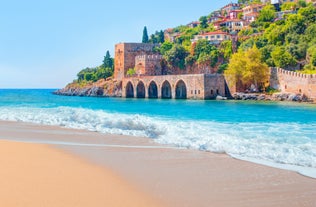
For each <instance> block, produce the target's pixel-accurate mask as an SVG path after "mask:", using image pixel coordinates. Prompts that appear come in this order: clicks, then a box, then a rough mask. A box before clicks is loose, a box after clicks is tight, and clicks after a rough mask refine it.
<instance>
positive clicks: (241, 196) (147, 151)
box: [0, 122, 316, 207]
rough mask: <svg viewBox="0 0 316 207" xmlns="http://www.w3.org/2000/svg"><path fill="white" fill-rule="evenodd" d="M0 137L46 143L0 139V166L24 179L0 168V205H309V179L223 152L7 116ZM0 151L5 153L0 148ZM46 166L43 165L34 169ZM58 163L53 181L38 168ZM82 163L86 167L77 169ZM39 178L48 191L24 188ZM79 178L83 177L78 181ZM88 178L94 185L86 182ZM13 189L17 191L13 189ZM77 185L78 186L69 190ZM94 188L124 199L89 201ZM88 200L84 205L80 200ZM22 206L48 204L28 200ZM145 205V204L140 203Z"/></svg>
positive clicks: (313, 199) (313, 190) (313, 187)
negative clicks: (51, 203) (55, 202)
mask: <svg viewBox="0 0 316 207" xmlns="http://www.w3.org/2000/svg"><path fill="white" fill-rule="evenodd" d="M0 139H7V140H16V141H22V142H25V141H32V142H34V143H38V142H45V143H46V144H47V145H48V146H49V147H48V146H47V145H42V144H41V145H39V144H21V143H16V142H7V141H1V142H0V146H1V149H0V154H1V156H0V157H1V163H4V164H2V166H3V167H2V169H4V168H7V167H5V166H10V168H12V169H13V170H11V171H16V173H17V175H16V176H21V177H22V178H24V180H23V179H22V178H21V179H22V181H25V182H26V181H27V182H26V183H25V184H24V183H23V182H21V180H19V179H17V178H18V177H16V176H12V175H11V173H12V172H6V171H4V172H6V173H3V172H1V174H0V175H1V176H0V177H1V179H2V180H1V181H0V182H1V185H2V183H5V184H6V185H5V186H6V187H3V185H2V187H1V190H0V206H26V205H2V203H1V202H3V199H4V198H11V199H7V200H9V201H10V200H11V202H16V204H18V203H20V204H21V203H22V202H24V200H25V199H27V198H28V199H29V200H31V201H33V200H34V201H36V200H37V199H38V200H40V199H41V197H42V196H43V195H44V196H51V200H50V199H42V201H43V202H45V201H47V203H49V201H51V202H53V200H58V201H59V202H60V205H55V206H79V205H76V203H69V202H70V201H69V202H68V201H67V202H68V203H67V202H66V199H64V198H65V197H66V198H76V199H78V200H80V199H83V200H84V201H82V202H78V203H82V204H83V205H82V206H98V204H102V203H103V202H107V201H109V200H111V201H112V202H113V204H108V205H107V204H105V203H103V206H133V202H134V203H135V202H140V201H142V202H145V201H146V202H147V203H148V204H147V206H157V205H162V204H163V206H170V207H178V206H179V207H180V206H181V207H185V206H187V207H191V206H192V207H193V206H199V207H201V206H225V207H228V206H234V207H238V206H240V207H241V206H242V207H247V206H249V207H250V206H251V207H256V206H258V207H259V206H262V207H263V206H265V207H266V206H279V207H282V206H284V207H285V206H287V207H294V206H295V207H296V206H297V207H302V206H308V207H309V206H310V207H315V206H316V179H313V178H308V177H304V176H302V175H299V174H297V173H295V172H291V171H287V170H280V169H275V168H271V167H267V166H262V165H258V164H254V163H249V162H245V161H240V160H236V159H233V158H231V157H229V156H227V155H225V154H213V153H210V152H200V151H195V150H183V149H174V148H169V147H167V146H161V145H158V144H156V143H154V142H153V141H152V140H149V139H146V138H137V137H128V136H117V135H104V134H99V133H95V132H87V131H81V130H72V129H63V128H59V127H48V126H37V125H32V124H25V123H14V122H0ZM8 145H10V147H8ZM25 146H28V147H25ZM28 148H30V149H29V151H24V150H25V149H28ZM33 148H35V149H33ZM6 149H10V150H9V151H8V150H6ZM4 152H6V154H3V153H4ZM32 152H34V156H31V155H32V154H33V153H32ZM35 152H37V154H36V153H35ZM47 152H49V153H53V154H57V155H58V156H59V157H58V158H53V157H47V156H48V155H46V153H47ZM49 153H48V154H49ZM9 155H10V156H9ZM57 155H56V156H57ZM29 156H30V157H29ZM24 159H25V160H24ZM37 160H39V161H37ZM48 160H49V161H51V160H55V164H52V166H50V167H47V166H46V165H47V163H51V162H47V161H48ZM63 161H67V162H68V161H69V163H68V164H65V165H62V166H63V167H60V166H59V164H60V163H61V162H63ZM70 161H71V162H70ZM11 163H15V164H11ZM39 163H42V164H39ZM78 164H79V165H81V164H82V165H83V166H81V167H82V168H83V169H82V170H83V173H82V175H84V176H83V177H79V178H75V177H74V178H73V177H72V175H73V174H74V175H77V174H80V173H75V172H80V170H78V168H77V165H78ZM11 165H12V166H11ZM28 166H31V167H28ZM42 166H45V167H42ZM87 166H88V167H87ZM65 167H66V168H65ZM46 168H47V169H50V170H48V171H47V172H46V171H45V172H42V171H41V170H43V169H46ZM31 169H33V170H32V171H30V173H29V172H28V175H29V176H24V173H25V171H29V170H31ZM39 169H41V170H39ZM61 169H62V170H61ZM64 169H67V170H68V171H69V172H68V173H69V174H68V176H66V175H64V176H61V177H60V178H59V179H58V180H56V181H55V180H54V179H52V181H54V182H50V180H51V179H44V178H47V177H45V176H46V175H45V174H48V175H47V176H49V178H51V177H50V176H52V175H56V174H57V175H58V174H60V172H64ZM84 169H93V170H91V171H90V170H89V171H84ZM94 170H96V171H97V172H98V173H99V175H98V176H100V177H102V176H105V177H111V179H112V177H113V178H115V179H114V180H116V179H117V183H116V182H113V183H112V184H111V186H116V187H117V186H118V187H117V188H121V187H119V186H121V185H123V186H124V185H127V187H126V188H124V189H125V190H126V191H124V190H117V189H116V188H111V190H110V191H106V189H104V190H100V189H102V186H103V187H104V186H107V185H104V183H106V182H108V181H107V180H106V179H107V178H104V179H105V180H104V181H103V182H101V181H100V182H96V180H100V179H101V178H98V177H97V176H94V174H93V173H94ZM1 171H2V170H1ZM65 171H66V170H65ZM49 173H52V174H51V175H50V174H49ZM44 175H45V176H44ZM109 175H110V176H109ZM78 176H79V175H78ZM38 178H42V180H45V182H42V181H41V182H39V183H40V184H41V185H42V187H43V188H45V187H46V188H48V189H49V190H50V191H47V192H46V191H44V190H39V191H33V193H31V192H32V191H30V189H29V188H31V189H32V188H34V187H36V186H41V185H40V184H36V185H35V184H34V185H32V183H34V181H33V179H34V180H36V179H38ZM93 178H98V179H94V181H89V182H85V181H86V179H93ZM56 179H57V178H56ZM78 180H83V181H81V182H78ZM31 181H32V182H31ZM87 181H88V180H87ZM77 182H78V183H77ZM54 183H56V184H55V187H50V186H51V185H53V186H54ZM91 183H96V184H101V185H100V186H98V185H96V186H94V185H92V186H91ZM75 184H77V185H79V186H76V185H75ZM30 185H31V186H30ZM14 189H18V191H16V190H14ZM35 189H40V188H35ZM62 189H67V190H62ZM77 189H81V190H82V192H81V193H73V192H72V191H73V190H74V192H75V191H76V190H77ZM131 189H132V190H131ZM29 192H30V193H29ZM95 192H104V193H99V194H98V193H97V194H98V195H99V196H100V197H102V196H104V197H106V195H110V194H109V193H114V194H115V192H118V194H119V195H121V197H120V199H121V200H122V199H123V201H126V202H127V203H128V205H127V204H126V203H125V205H122V204H120V203H119V202H120V201H119V199H118V200H116V199H115V198H117V197H115V196H109V197H110V199H103V200H102V199H101V200H99V199H96V197H97V196H98V195H96V194H95ZM122 192H125V193H126V194H124V193H122ZM144 192H146V193H144ZM130 193H135V194H136V195H133V196H131V197H132V198H134V200H133V199H132V200H131V201H129V199H128V198H129V196H130V195H132V194H130ZM28 194H31V195H32V196H29V195H28ZM77 195H79V196H77ZM2 197H3V198H2ZM55 198H58V199H55ZM111 198H113V200H112V199H111ZM76 199H74V200H76ZM4 200H5V199H4ZM95 200H98V202H99V203H97V204H96V205H94V203H93V202H95ZM31 201H30V202H31ZM89 201H91V203H90V204H89V205H87V203H88V202H89ZM85 202H87V203H85ZM13 204H14V203H13ZM84 204H86V205H84ZM114 204H116V205H114ZM29 206H49V205H36V204H33V205H29ZM135 206H136V205H135ZM138 206H141V205H138ZM144 206H146V205H145V204H144Z"/></svg>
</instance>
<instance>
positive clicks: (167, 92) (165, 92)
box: [161, 80, 172, 98]
mask: <svg viewBox="0 0 316 207" xmlns="http://www.w3.org/2000/svg"><path fill="white" fill-rule="evenodd" d="M161 98H172V95H171V85H170V83H169V82H168V81H167V80H165V81H164V82H163V84H162V86H161Z"/></svg>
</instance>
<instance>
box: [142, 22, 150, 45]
mask: <svg viewBox="0 0 316 207" xmlns="http://www.w3.org/2000/svg"><path fill="white" fill-rule="evenodd" d="M148 42H149V39H148V32H147V27H146V26H145V27H144V30H143V40H142V43H148Z"/></svg>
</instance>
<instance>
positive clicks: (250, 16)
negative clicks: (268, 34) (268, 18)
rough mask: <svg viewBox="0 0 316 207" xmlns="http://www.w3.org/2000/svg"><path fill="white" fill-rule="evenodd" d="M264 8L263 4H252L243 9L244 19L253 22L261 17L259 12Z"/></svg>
mask: <svg viewBox="0 0 316 207" xmlns="http://www.w3.org/2000/svg"><path fill="white" fill-rule="evenodd" d="M263 7H264V5H263V4H251V5H249V6H246V7H244V8H243V9H242V11H243V19H244V20H245V21H247V22H253V21H255V20H256V19H257V17H258V16H259V12H260V11H261V10H262V8H263Z"/></svg>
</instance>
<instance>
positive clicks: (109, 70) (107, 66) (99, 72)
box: [75, 51, 114, 84]
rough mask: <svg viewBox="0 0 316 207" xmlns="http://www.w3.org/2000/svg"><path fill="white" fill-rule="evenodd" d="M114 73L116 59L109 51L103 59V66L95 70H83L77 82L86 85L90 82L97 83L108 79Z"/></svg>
mask: <svg viewBox="0 0 316 207" xmlns="http://www.w3.org/2000/svg"><path fill="white" fill-rule="evenodd" d="M113 71H114V59H113V58H111V56H110V52H109V51H107V52H106V55H105V56H104V59H103V64H102V65H100V66H97V67H93V68H89V67H87V68H85V69H83V70H81V71H80V72H79V73H78V74H77V77H78V79H77V80H75V82H77V83H79V84H85V83H89V82H96V81H98V80H100V79H106V78H108V77H111V76H112V75H113Z"/></svg>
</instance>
